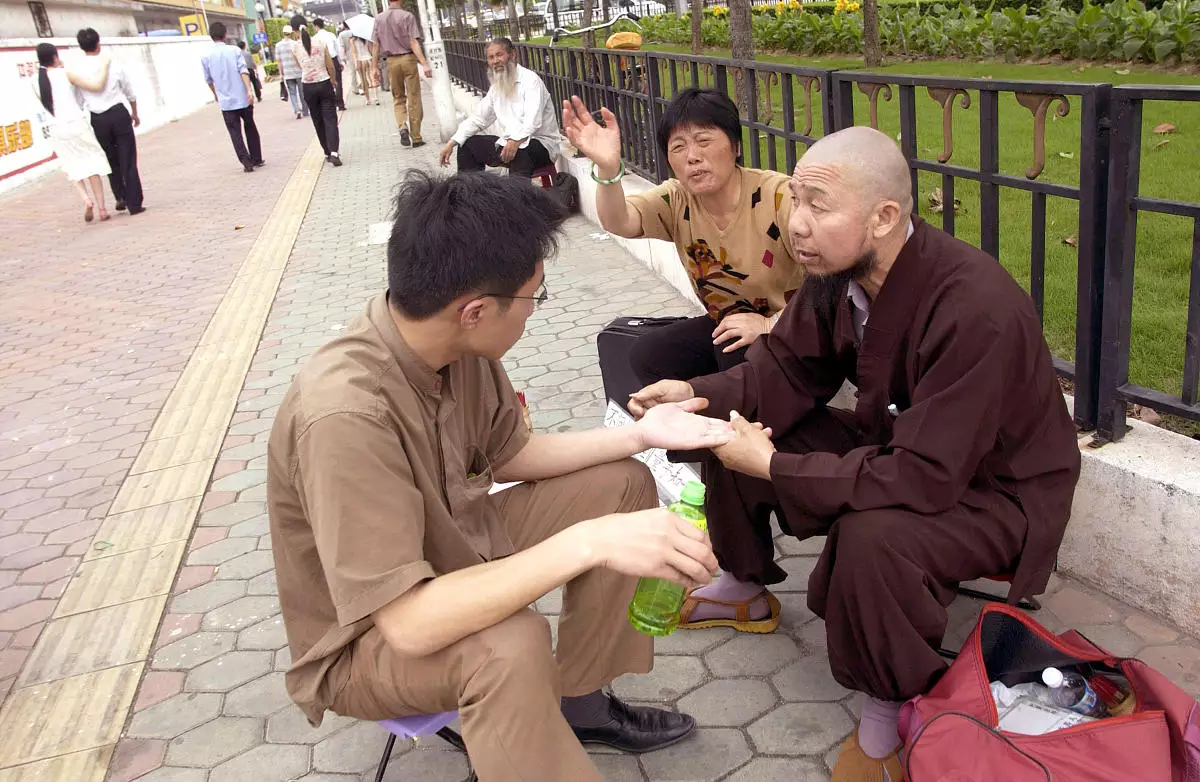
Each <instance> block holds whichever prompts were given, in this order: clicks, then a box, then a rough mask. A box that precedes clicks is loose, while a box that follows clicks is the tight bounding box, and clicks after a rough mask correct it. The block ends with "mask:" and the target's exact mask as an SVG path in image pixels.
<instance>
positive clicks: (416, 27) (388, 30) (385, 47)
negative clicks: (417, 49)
mask: <svg viewBox="0 0 1200 782" xmlns="http://www.w3.org/2000/svg"><path fill="white" fill-rule="evenodd" d="M420 37H421V25H420V23H419V22H418V21H417V17H415V16H413V15H412V14H411V13H409V12H408V11H406V10H404V9H403V8H389V9H388V10H386V11H384V12H383V13H381V14H380V15H379V16H377V17H375V40H376V42H377V43H378V44H379V53H380V54H381V55H382V56H385V57H394V56H395V55H397V54H412V42H413V39H414V38H420Z"/></svg>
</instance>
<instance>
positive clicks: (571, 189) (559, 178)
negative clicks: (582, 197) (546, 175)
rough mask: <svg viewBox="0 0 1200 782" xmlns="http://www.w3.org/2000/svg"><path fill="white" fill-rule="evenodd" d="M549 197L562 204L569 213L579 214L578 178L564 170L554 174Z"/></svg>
mask: <svg viewBox="0 0 1200 782" xmlns="http://www.w3.org/2000/svg"><path fill="white" fill-rule="evenodd" d="M549 194H550V197H551V198H553V199H554V200H555V201H558V202H559V203H560V204H562V205H563V206H564V207H565V208H566V210H567V211H568V212H570V213H571V214H579V180H578V179H576V178H575V177H574V176H573V175H572V174H569V173H567V172H566V171H559V172H558V173H557V174H555V175H554V180H553V185H552V186H551V187H550V190H549Z"/></svg>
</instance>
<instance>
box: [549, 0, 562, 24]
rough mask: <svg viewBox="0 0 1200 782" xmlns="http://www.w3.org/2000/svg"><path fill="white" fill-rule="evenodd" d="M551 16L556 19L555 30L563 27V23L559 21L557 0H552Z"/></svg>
mask: <svg viewBox="0 0 1200 782" xmlns="http://www.w3.org/2000/svg"><path fill="white" fill-rule="evenodd" d="M550 16H551V18H553V19H554V29H555V30H557V29H558V28H560V27H562V23H561V22H559V21H558V2H557V0H550Z"/></svg>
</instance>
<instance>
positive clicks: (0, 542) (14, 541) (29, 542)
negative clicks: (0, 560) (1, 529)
mask: <svg viewBox="0 0 1200 782" xmlns="http://www.w3.org/2000/svg"><path fill="white" fill-rule="evenodd" d="M43 540H44V536H42V535H32V534H30V533H28V532H23V533H21V534H18V535H6V536H5V537H3V538H0V557H5V556H8V555H9V554H16V553H17V552H18V551H24V550H25V549H30V548H34V547H35V546H40V545H42V543H43Z"/></svg>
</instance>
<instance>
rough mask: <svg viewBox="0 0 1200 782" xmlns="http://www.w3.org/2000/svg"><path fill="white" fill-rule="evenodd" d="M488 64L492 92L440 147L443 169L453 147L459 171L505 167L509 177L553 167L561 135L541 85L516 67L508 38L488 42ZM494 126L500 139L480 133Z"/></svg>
mask: <svg viewBox="0 0 1200 782" xmlns="http://www.w3.org/2000/svg"><path fill="white" fill-rule="evenodd" d="M487 63H488V82H489V84H490V85H491V87H490V88H489V89H488V91H487V95H484V96H483V100H481V101H480V102H479V105H478V106H476V108H475V113H474V114H472V115H471V116H470V117H467V118H466V119H465V120H463V123H462V124H461V125H459V126H458V132H457V133H455V134H454V136H453V137H452V138H451V139H450V141H449V142H447V143H446V146H445V147H443V148H442V154H441V162H442V165H443V166H448V165H450V156H451V155H452V154H454V148H455V147H458V170H459V171H482V170H483V169H484V167H485V166H504V167H506V168H508V169H509V172H510V173H511V174H513V175H516V176H531V175H532V174H533V172H534V171H536V170H537V169H539V168H542V167H544V166H549V165H553V163H554V159H555V158H556V157H558V152H559V149H560V148H561V146H562V136H561V135H560V134H559V131H558V118H557V117H556V116H555V114H554V102H553V101H552V100H551V99H550V91H549V90H547V89H546V85H545V83H543V82H542V79H541V77H540V76H538V75H537V74H536V73H534V72H533V71H531V70H529V69H528V68H524V67H522V66H520V65H518V64H517V50H516V48H515V47H514V46H513V42H512V41H511V40H509V39H508V38H496V39H494V40H492V41H491V42H490V43H488V45H487ZM493 124H495V125H496V127H497V130H498V131H499V134H500V135H498V136H493V135H487V134H484V131H485V130H487V129H488V128H489V127H491V126H492V125H493Z"/></svg>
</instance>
